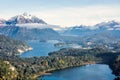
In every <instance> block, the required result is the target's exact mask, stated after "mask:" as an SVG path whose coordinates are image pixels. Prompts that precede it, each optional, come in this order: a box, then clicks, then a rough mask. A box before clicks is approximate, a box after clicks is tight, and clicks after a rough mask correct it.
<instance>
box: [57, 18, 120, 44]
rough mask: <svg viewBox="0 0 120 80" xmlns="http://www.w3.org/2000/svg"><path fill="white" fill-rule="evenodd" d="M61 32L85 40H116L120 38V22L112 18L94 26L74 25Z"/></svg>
mask: <svg viewBox="0 0 120 80" xmlns="http://www.w3.org/2000/svg"><path fill="white" fill-rule="evenodd" d="M59 33H60V34H61V35H63V36H76V37H79V38H80V39H81V40H83V41H85V42H89V41H90V42H96V43H98V42H105V43H106V42H115V41H118V40H120V35H119V34H120V22H117V21H114V20H112V21H108V22H102V23H99V24H96V25H94V26H84V25H80V26H73V27H70V28H66V29H65V30H64V31H62V32H59Z"/></svg>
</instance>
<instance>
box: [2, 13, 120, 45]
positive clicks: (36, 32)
mask: <svg viewBox="0 0 120 80" xmlns="http://www.w3.org/2000/svg"><path fill="white" fill-rule="evenodd" d="M58 28H59V29H60V27H59V26H56V25H50V24H47V23H46V22H45V21H43V20H42V19H40V18H38V17H36V16H32V15H30V14H27V13H23V14H21V15H17V16H14V17H11V18H10V19H8V20H4V19H0V34H4V35H6V36H9V37H12V38H16V39H20V40H63V41H66V42H68V41H71V42H75V41H78V42H80V41H81V42H82V41H84V42H95V43H99V42H105V43H108V42H109V43H110V42H115V41H119V40H120V35H119V34H120V22H118V21H115V20H112V21H108V22H102V23H98V24H96V25H94V26H85V25H80V26H72V27H69V28H64V29H61V30H60V31H56V30H55V29H58Z"/></svg>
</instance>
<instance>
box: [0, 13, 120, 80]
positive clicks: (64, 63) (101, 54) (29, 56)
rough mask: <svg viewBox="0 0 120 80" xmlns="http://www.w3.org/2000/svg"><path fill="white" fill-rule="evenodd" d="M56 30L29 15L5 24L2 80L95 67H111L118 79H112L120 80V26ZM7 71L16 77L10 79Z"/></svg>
mask: <svg viewBox="0 0 120 80" xmlns="http://www.w3.org/2000/svg"><path fill="white" fill-rule="evenodd" d="M55 27H56V28H60V27H59V26H55V25H50V24H47V23H46V22H45V21H43V20H42V19H39V18H37V17H35V16H31V15H29V14H25V13H24V14H22V15H17V16H14V17H12V18H10V19H8V20H1V21H0V70H1V73H0V75H1V76H0V79H4V80H7V79H8V78H9V79H10V80H37V79H42V76H44V74H49V72H53V75H54V71H56V70H65V69H68V68H74V67H81V66H85V65H92V64H96V65H97V64H101V65H102V64H103V65H104V66H105V65H109V67H110V69H112V72H113V74H114V75H115V76H116V77H112V78H110V79H111V80H112V79H113V78H116V79H115V80H119V79H120V78H119V76H120V67H119V62H120V60H119V59H120V58H119V55H120V36H119V34H120V29H119V28H120V23H119V22H117V21H108V22H103V23H99V24H96V25H94V26H83V25H81V26H73V27H71V28H64V29H60V30H56V29H54V28H55ZM2 65H4V67H2ZM93 66H94V65H93ZM98 67H99V66H98ZM11 68H12V69H11ZM106 69H107V70H108V68H106ZM5 70H6V71H7V72H9V73H10V74H12V75H13V74H16V75H15V76H10V75H9V74H7V73H6V72H5ZM93 74H94V73H93ZM4 75H6V76H4ZM109 75H110V73H109ZM88 76H89V75H88ZM102 76H103V77H104V76H105V75H102ZM111 76H113V75H112V74H111ZM109 77H110V76H109ZM100 79H103V78H100ZM106 80H108V79H106Z"/></svg>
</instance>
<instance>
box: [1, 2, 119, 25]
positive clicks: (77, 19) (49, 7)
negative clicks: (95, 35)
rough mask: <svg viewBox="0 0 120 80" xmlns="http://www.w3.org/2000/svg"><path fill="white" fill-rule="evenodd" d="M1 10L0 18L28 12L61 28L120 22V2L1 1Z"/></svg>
mask: <svg viewBox="0 0 120 80" xmlns="http://www.w3.org/2000/svg"><path fill="white" fill-rule="evenodd" d="M0 10H1V12H0V18H5V19H9V18H10V17H12V16H15V15H20V14H23V13H24V12H27V13H29V14H31V15H35V16H37V17H39V18H41V19H43V20H44V21H45V22H47V23H48V24H54V25H60V26H61V27H69V26H75V25H81V24H82V25H95V24H97V23H100V22H104V21H111V20H117V21H120V0H0Z"/></svg>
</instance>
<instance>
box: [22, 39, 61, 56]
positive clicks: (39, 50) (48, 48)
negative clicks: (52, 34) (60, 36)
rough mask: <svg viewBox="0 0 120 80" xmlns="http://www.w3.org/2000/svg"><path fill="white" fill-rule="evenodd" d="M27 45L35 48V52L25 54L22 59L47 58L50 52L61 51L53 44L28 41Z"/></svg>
mask: <svg viewBox="0 0 120 80" xmlns="http://www.w3.org/2000/svg"><path fill="white" fill-rule="evenodd" d="M27 43H28V44H29V45H30V46H31V47H32V48H33V50H32V51H28V52H25V53H23V54H22V55H21V57H34V56H47V55H48V53H49V52H53V51H57V50H59V49H60V48H57V47H55V46H54V43H52V42H51V43H49V42H39V41H28V42H27Z"/></svg>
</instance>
